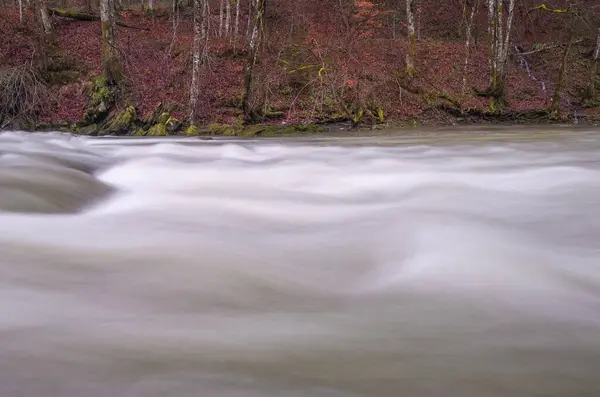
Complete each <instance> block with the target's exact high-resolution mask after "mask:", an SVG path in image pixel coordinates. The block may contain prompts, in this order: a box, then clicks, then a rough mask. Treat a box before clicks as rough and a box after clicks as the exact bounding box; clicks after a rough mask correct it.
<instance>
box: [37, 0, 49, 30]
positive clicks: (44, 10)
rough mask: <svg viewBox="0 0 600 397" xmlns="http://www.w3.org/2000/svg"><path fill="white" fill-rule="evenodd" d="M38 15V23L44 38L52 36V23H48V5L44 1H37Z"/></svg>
mask: <svg viewBox="0 0 600 397" xmlns="http://www.w3.org/2000/svg"><path fill="white" fill-rule="evenodd" d="M39 5H40V9H39V13H40V21H41V23H42V29H43V31H44V34H45V35H46V37H49V36H50V35H51V34H52V22H50V16H49V15H48V4H47V3H46V0H39Z"/></svg>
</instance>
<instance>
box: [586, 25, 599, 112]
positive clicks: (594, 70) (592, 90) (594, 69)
mask: <svg viewBox="0 0 600 397" xmlns="http://www.w3.org/2000/svg"><path fill="white" fill-rule="evenodd" d="M599 58H600V29H598V35H597V36H596V48H595V49H594V54H593V55H592V64H591V66H590V82H589V88H588V91H589V92H588V95H589V97H590V99H591V100H595V99H596V78H597V76H598V60H599Z"/></svg>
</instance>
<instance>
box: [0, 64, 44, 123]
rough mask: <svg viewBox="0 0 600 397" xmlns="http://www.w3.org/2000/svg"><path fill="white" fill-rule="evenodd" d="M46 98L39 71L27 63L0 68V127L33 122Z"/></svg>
mask: <svg viewBox="0 0 600 397" xmlns="http://www.w3.org/2000/svg"><path fill="white" fill-rule="evenodd" d="M47 99H48V90H47V88H46V85H45V83H44V81H43V79H42V77H41V76H40V73H39V72H38V71H37V70H36V69H35V68H34V67H33V66H32V65H31V64H29V63H27V64H23V65H20V66H15V67H11V68H7V69H3V70H0V129H2V128H6V127H7V126H8V125H10V124H12V123H13V122H19V123H35V121H36V118H37V116H38V115H39V114H40V113H41V112H42V110H43V107H44V105H45V104H46V102H47Z"/></svg>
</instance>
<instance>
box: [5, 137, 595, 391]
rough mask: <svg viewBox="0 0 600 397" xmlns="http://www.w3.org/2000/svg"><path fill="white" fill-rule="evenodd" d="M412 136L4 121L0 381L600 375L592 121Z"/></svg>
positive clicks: (387, 385) (357, 380) (35, 386)
mask: <svg viewBox="0 0 600 397" xmlns="http://www.w3.org/2000/svg"><path fill="white" fill-rule="evenodd" d="M481 136H484V135H481ZM409 141H410V140H404V141H403V140H402V139H398V138H377V139H374V138H371V139H362V138H352V139H350V138H348V139H321V140H288V141H286V140H264V141H260V140H259V141H241V140H237V141H236V140H232V141H219V140H216V141H210V142H202V141H196V140H182V139H180V140H155V141H151V140H143V141H138V140H111V139H98V140H92V139H89V140H86V139H79V138H74V137H70V136H64V135H58V134H37V135H27V134H19V133H5V134H2V135H0V211H3V212H0V395H1V396H7V397H12V396H19V397H39V396H44V397H83V396H85V397H116V396H118V397H122V396H127V397H129V396H136V397H142V396H143V397H147V396H148V397H154V396H156V397H159V396H160V397H163V396H170V397H188V396H189V397H192V396H194V397H196V396H202V397H204V396H210V397H212V396H215V397H241V396H250V397H259V396H260V397H264V396H269V397H275V396H277V397H281V396H285V397H289V396H294V397H296V396H298V397H300V396H319V397H320V396H340V397H341V396H375V397H379V396H381V397H397V396H407V397H448V396H457V397H458V396H460V397H488V396H489V397H506V396H519V397H523V396H544V397H547V396H561V397H562V396H577V397H584V396H590V397H595V396H598V395H600V377H599V376H598V374H599V373H600V137H598V136H596V135H593V134H573V136H572V137H562V138H561V139H556V140H547V141H539V140H538V141H531V142H513V143H509V142H505V141H502V140H499V141H496V140H487V139H486V140H485V141H480V140H479V141H471V140H467V141H465V142H463V143H459V142H457V141H454V140H452V141H442V143H437V144H432V143H428V142H429V141H427V140H426V139H425V140H421V141H420V142H421V143H420V144H418V145H416V144H414V145H407V144H405V143H406V142H409Z"/></svg>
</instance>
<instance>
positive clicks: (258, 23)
mask: <svg viewBox="0 0 600 397" xmlns="http://www.w3.org/2000/svg"><path fill="white" fill-rule="evenodd" d="M264 13H265V0H254V16H253V18H252V19H253V22H252V33H251V34H250V37H249V39H248V46H247V47H248V58H247V59H246V65H245V66H244V96H243V98H242V110H243V111H244V116H245V119H246V121H247V122H250V123H255V122H257V121H260V120H261V119H262V117H263V107H264V95H263V93H264V89H263V87H262V86H261V84H260V82H258V83H256V82H255V80H256V75H255V74H256V66H257V64H258V63H259V62H260V60H261V59H260V58H261V57H260V53H261V52H262V47H263V44H264ZM249 17H250V16H249ZM257 91H258V92H257Z"/></svg>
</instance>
